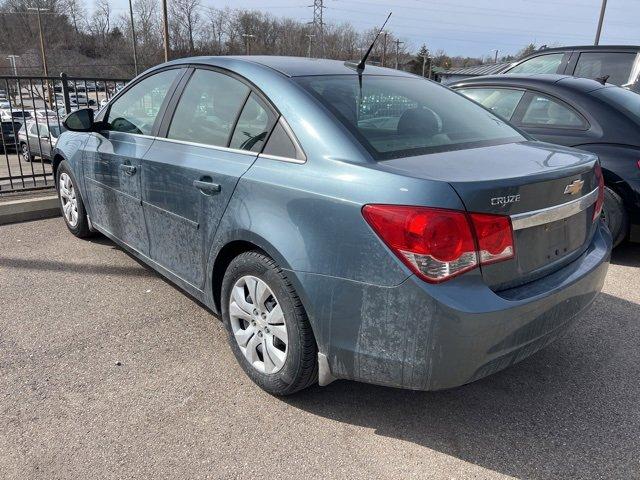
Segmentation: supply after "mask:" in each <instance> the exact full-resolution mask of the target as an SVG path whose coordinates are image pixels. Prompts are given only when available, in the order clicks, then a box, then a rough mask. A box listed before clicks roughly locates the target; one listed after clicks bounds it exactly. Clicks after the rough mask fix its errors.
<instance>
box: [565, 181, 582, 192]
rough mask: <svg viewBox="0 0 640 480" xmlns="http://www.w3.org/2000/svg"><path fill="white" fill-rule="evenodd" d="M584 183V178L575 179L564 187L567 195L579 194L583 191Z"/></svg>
mask: <svg viewBox="0 0 640 480" xmlns="http://www.w3.org/2000/svg"><path fill="white" fill-rule="evenodd" d="M583 185H584V180H574V181H573V182H571V183H570V184H569V185H567V186H566V187H564V194H565V195H577V194H578V193H580V192H581V191H582V186H583Z"/></svg>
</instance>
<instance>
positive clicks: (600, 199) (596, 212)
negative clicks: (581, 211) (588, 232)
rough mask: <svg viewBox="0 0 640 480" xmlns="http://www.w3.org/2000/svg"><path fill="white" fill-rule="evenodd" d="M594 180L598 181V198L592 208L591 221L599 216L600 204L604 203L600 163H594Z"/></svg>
mask: <svg viewBox="0 0 640 480" xmlns="http://www.w3.org/2000/svg"><path fill="white" fill-rule="evenodd" d="M595 174H596V180H597V181H598V199H597V200H596V208H595V209H594V210H593V221H594V222H595V221H596V220H597V219H598V218H600V214H601V213H602V206H603V205H604V176H603V175H602V167H601V166H600V163H596V168H595Z"/></svg>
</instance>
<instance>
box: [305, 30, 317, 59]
mask: <svg viewBox="0 0 640 480" xmlns="http://www.w3.org/2000/svg"><path fill="white" fill-rule="evenodd" d="M305 37H307V38H308V39H309V48H308V49H307V57H309V58H311V42H313V37H315V35H313V34H310V33H307V34H306V35H305Z"/></svg>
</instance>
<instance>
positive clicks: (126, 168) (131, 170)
mask: <svg viewBox="0 0 640 480" xmlns="http://www.w3.org/2000/svg"><path fill="white" fill-rule="evenodd" d="M120 170H122V171H123V172H124V173H125V175H129V176H131V175H135V174H136V171H137V170H138V169H137V168H136V167H135V166H134V165H120Z"/></svg>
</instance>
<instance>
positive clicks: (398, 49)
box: [395, 39, 404, 70]
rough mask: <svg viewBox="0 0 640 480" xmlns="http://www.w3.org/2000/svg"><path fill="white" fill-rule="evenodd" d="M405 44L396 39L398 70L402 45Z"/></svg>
mask: <svg viewBox="0 0 640 480" xmlns="http://www.w3.org/2000/svg"><path fill="white" fill-rule="evenodd" d="M401 43H404V42H401V41H400V40H398V39H396V41H395V44H396V70H397V69H398V64H399V61H400V44H401Z"/></svg>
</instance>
